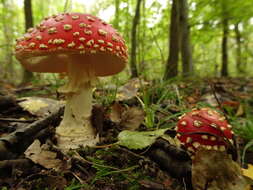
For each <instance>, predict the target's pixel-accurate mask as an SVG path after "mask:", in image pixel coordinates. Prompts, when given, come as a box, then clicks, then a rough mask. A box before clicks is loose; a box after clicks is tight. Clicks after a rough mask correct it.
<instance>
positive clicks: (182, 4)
mask: <svg viewBox="0 0 253 190" xmlns="http://www.w3.org/2000/svg"><path fill="white" fill-rule="evenodd" d="M178 3H179V10H180V11H179V12H180V29H181V31H180V34H181V38H180V40H181V47H180V49H181V56H182V64H183V77H187V76H190V75H192V74H193V63H192V51H191V40H190V27H189V24H188V3H187V0H179V1H178Z"/></svg>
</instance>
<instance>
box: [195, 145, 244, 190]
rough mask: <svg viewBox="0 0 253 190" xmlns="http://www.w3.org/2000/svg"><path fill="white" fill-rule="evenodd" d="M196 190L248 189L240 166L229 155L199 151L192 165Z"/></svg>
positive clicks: (211, 151)
mask: <svg viewBox="0 0 253 190" xmlns="http://www.w3.org/2000/svg"><path fill="white" fill-rule="evenodd" d="M192 184H193V188H194V189H207V190H220V189H224V190H244V189H246V188H247V187H248V184H247V182H246V180H245V179H244V177H243V175H242V172H241V168H240V166H239V165H238V164H237V163H236V162H234V161H233V160H232V159H231V158H230V156H229V155H228V154H226V153H225V152H221V151H215V150H204V149H201V150H199V151H198V152H197V153H196V155H195V158H194V159H193V164H192Z"/></svg>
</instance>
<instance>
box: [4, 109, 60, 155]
mask: <svg viewBox="0 0 253 190" xmlns="http://www.w3.org/2000/svg"><path fill="white" fill-rule="evenodd" d="M62 115H63V107H61V108H60V109H59V110H58V111H56V112H54V113H52V114H51V115H49V116H48V117H46V118H43V119H41V120H38V121H36V122H34V123H32V124H29V125H27V126H26V127H24V128H22V129H18V130H16V131H14V132H13V133H11V134H9V135H7V136H5V137H2V138H0V160H5V159H13V158H16V157H17V156H18V155H19V154H21V153H23V152H24V151H25V150H26V148H27V147H28V146H29V145H30V144H31V143H32V142H33V141H34V139H35V138H36V136H37V134H38V133H39V132H40V131H41V130H43V129H45V128H47V127H49V126H53V127H56V126H58V125H59V123H60V120H61V116H62Z"/></svg>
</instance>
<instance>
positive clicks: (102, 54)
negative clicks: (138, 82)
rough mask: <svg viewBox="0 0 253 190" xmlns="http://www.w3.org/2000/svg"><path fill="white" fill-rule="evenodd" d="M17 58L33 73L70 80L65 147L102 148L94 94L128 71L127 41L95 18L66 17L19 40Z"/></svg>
mask: <svg viewBox="0 0 253 190" xmlns="http://www.w3.org/2000/svg"><path fill="white" fill-rule="evenodd" d="M15 55H16V57H17V59H18V60H19V61H20V62H21V63H22V65H23V66H24V67H25V68H26V69H28V70H30V71H33V72H49V73H66V74H67V76H68V79H69V82H68V83H67V84H66V85H65V86H64V87H62V88H61V89H60V92H62V93H65V94H66V97H67V102H66V106H65V112H64V117H63V120H62V122H61V124H60V126H59V127H57V129H56V134H57V136H58V144H59V146H60V147H61V148H62V149H63V150H64V149H67V150H68V149H71V148H77V147H79V146H80V145H83V146H86V145H94V144H96V143H97V142H98V138H97V136H96V134H95V131H94V129H93V128H92V126H91V123H90V115H91V108H92V89H93V87H94V85H95V83H96V81H97V77H99V76H108V75H114V74H117V73H119V72H120V71H122V70H123V69H124V68H125V66H126V63H127V59H128V54H127V47H126V45H125V41H124V39H123V38H122V37H121V35H120V34H119V33H118V32H117V31H116V30H115V29H114V28H112V26H111V25H110V24H107V23H105V22H104V21H102V20H101V19H99V18H97V17H95V16H92V15H89V14H81V13H63V14H58V15H53V16H51V17H47V18H45V19H44V20H43V21H42V22H41V23H40V24H38V25H37V26H36V27H35V28H31V29H29V30H28V31H27V33H26V34H25V35H24V36H23V37H21V38H19V39H17V44H16V48H15Z"/></svg>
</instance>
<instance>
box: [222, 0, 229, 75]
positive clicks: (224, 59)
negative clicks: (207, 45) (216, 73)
mask: <svg viewBox="0 0 253 190" xmlns="http://www.w3.org/2000/svg"><path fill="white" fill-rule="evenodd" d="M221 3H222V9H223V15H222V17H223V18H222V28H223V35H222V44H221V51H222V52H221V54H222V60H221V61H222V68H221V76H222V77H226V76H228V47H227V46H228V22H229V20H228V15H227V14H228V13H227V11H226V3H225V1H224V0H222V2H221Z"/></svg>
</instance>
